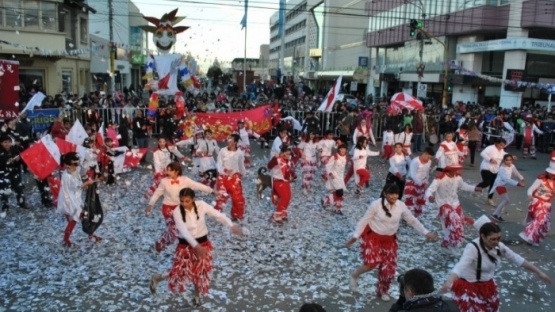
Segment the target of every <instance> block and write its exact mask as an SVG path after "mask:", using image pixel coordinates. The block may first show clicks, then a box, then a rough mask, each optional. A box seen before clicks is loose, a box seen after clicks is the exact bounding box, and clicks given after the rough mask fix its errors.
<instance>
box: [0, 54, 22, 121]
mask: <svg viewBox="0 0 555 312" xmlns="http://www.w3.org/2000/svg"><path fill="white" fill-rule="evenodd" d="M18 101H19V62H17V61H4V60H0V119H3V118H14V117H17V115H18V114H19V108H18V107H17V106H16V104H15V103H17V102H18Z"/></svg>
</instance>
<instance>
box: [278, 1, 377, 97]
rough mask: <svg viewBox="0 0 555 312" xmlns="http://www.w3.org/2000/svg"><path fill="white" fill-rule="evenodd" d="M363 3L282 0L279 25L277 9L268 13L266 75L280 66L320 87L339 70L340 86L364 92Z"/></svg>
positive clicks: (285, 72) (285, 73) (287, 75)
mask: <svg viewBox="0 0 555 312" xmlns="http://www.w3.org/2000/svg"><path fill="white" fill-rule="evenodd" d="M366 6H367V2H366V1H349V0H326V1H317V0H292V1H289V2H287V3H286V5H285V11H284V12H285V13H284V16H283V26H282V27H281V28H282V31H280V24H281V23H280V16H279V15H280V12H279V10H278V11H277V12H276V13H274V14H273V15H272V17H271V18H270V64H271V66H270V67H271V68H274V71H273V72H272V71H270V73H271V74H272V73H273V74H272V76H273V77H276V69H277V68H280V69H281V72H282V76H284V77H285V78H286V79H287V78H293V80H295V81H298V80H299V79H302V80H303V81H305V82H308V85H309V86H310V87H313V88H316V89H320V88H323V89H326V90H327V88H328V87H329V85H330V84H331V83H332V82H333V81H334V80H335V79H337V78H338V77H339V76H342V77H343V81H345V82H346V83H347V86H346V87H345V88H344V90H343V91H344V92H348V93H352V94H358V95H361V96H364V95H365V93H366V89H367V83H368V77H369V72H368V60H369V57H370V49H369V48H368V47H367V46H366V44H365V42H366V41H365V38H366V33H367V26H368V15H367V13H366ZM282 34H283V35H282ZM282 54H283V55H282ZM282 59H283V62H282V64H281V65H280V62H281V60H282Z"/></svg>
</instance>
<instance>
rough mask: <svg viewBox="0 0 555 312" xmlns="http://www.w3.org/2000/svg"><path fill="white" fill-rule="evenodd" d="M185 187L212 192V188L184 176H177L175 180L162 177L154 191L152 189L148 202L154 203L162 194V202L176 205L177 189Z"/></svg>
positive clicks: (177, 198) (177, 201)
mask: <svg viewBox="0 0 555 312" xmlns="http://www.w3.org/2000/svg"><path fill="white" fill-rule="evenodd" d="M186 187H188V188H191V189H193V190H195V191H201V192H205V193H211V192H212V188H210V187H209V186H207V185H204V184H202V183H198V182H195V181H193V180H191V179H189V178H187V177H185V176H179V177H177V179H175V180H172V179H170V178H163V179H162V180H161V181H160V184H159V185H158V188H157V189H156V191H154V194H152V197H151V198H150V201H149V202H148V204H149V205H154V204H156V201H158V198H160V196H164V200H163V201H162V204H164V205H168V206H177V205H179V203H180V201H179V191H181V190H182V189H184V188H186Z"/></svg>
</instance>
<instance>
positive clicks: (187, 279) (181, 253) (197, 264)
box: [168, 241, 213, 294]
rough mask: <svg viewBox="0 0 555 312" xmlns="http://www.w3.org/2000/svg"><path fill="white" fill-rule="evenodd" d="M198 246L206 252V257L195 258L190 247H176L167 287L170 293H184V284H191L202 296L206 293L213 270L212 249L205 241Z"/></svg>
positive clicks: (208, 242) (181, 245)
mask: <svg viewBox="0 0 555 312" xmlns="http://www.w3.org/2000/svg"><path fill="white" fill-rule="evenodd" d="M200 245H201V246H202V247H204V248H205V250H206V251H207V256H206V257H205V258H199V257H197V255H196V254H195V252H194V250H193V248H192V247H191V246H190V245H187V244H178V245H177V248H176V249H175V257H174V258H173V266H172V268H171V270H170V276H169V282H168V287H169V289H170V291H171V292H172V293H182V292H184V291H185V284H187V283H193V285H195V286H196V287H197V288H198V289H199V291H200V292H201V293H203V294H206V293H208V289H209V286H210V272H211V271H212V269H213V267H212V250H213V247H212V244H211V243H210V241H206V242H204V243H201V244H200Z"/></svg>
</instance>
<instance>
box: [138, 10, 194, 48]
mask: <svg viewBox="0 0 555 312" xmlns="http://www.w3.org/2000/svg"><path fill="white" fill-rule="evenodd" d="M176 14H177V9H175V10H173V11H171V12H170V13H166V14H164V16H162V18H161V19H157V18H156V17H149V16H143V18H144V19H145V20H147V21H149V22H151V23H152V24H154V26H150V25H147V26H141V29H142V30H144V31H147V32H151V33H153V35H154V36H153V40H152V41H153V42H154V44H155V45H156V47H157V48H158V52H160V53H162V54H167V53H169V52H170V49H171V48H172V46H173V45H174V44H175V41H176V35H177V34H179V33H181V32H184V31H185V30H187V29H189V27H188V26H177V27H174V26H173V25H176V24H177V23H179V22H181V21H182V20H184V19H185V16H175V15H176Z"/></svg>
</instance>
